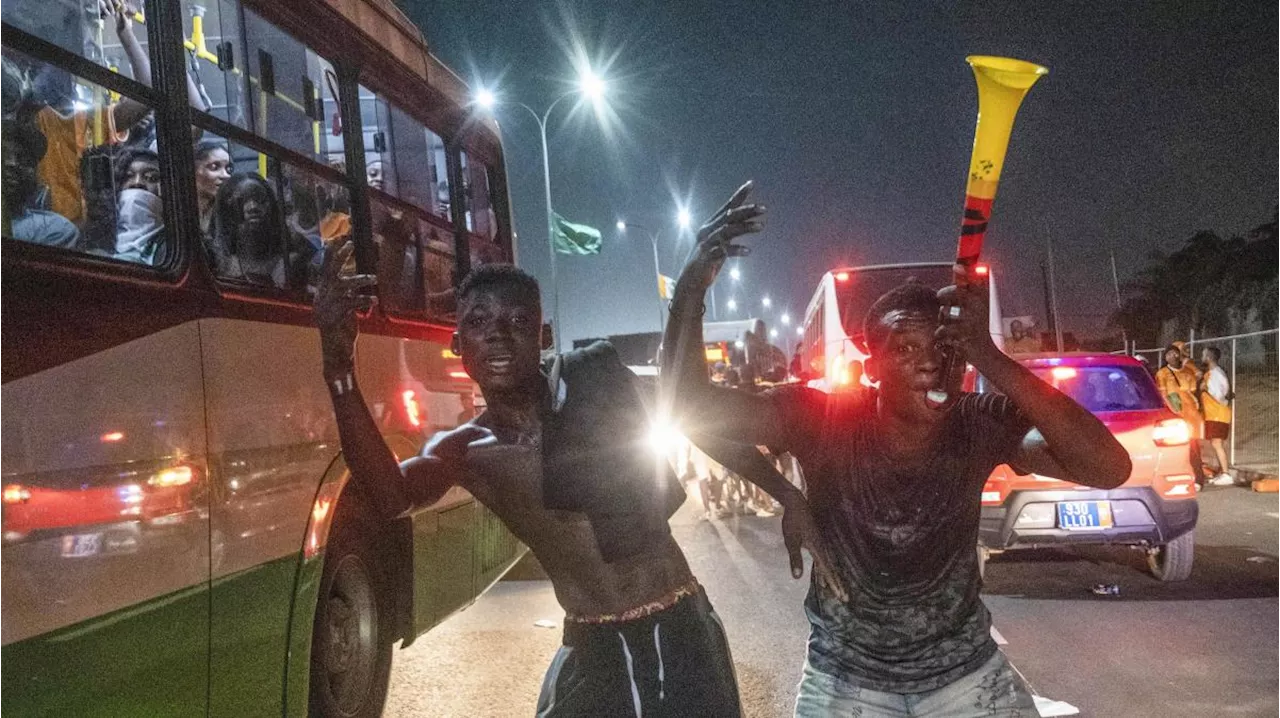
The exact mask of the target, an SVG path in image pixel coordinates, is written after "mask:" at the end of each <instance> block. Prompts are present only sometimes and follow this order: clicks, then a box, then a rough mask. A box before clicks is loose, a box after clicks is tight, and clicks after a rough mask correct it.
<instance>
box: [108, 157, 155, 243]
mask: <svg viewBox="0 0 1280 718" xmlns="http://www.w3.org/2000/svg"><path fill="white" fill-rule="evenodd" d="M114 163H115V167H114V170H115V171H114V179H115V186H116V192H117V196H116V232H115V258H116V259H122V260H124V261H126V262H135V263H137V264H148V265H149V264H154V263H155V261H156V259H157V257H158V256H159V255H158V253H159V250H160V249H161V246H162V244H163V242H164V208H163V207H162V206H161V203H160V155H158V154H156V153H155V152H153V151H151V150H150V149H146V148H141V147H139V148H133V149H126V150H123V151H121V152H119V153H118V154H117V155H116V157H115V161H114Z"/></svg>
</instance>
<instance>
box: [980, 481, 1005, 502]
mask: <svg viewBox="0 0 1280 718" xmlns="http://www.w3.org/2000/svg"><path fill="white" fill-rule="evenodd" d="M1004 498H1005V483H1004V482H1003V481H992V480H991V479H987V483H985V484H983V485H982V505H983V506H999V505H1000V504H1003V503H1004Z"/></svg>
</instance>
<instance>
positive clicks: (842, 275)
mask: <svg viewBox="0 0 1280 718" xmlns="http://www.w3.org/2000/svg"><path fill="white" fill-rule="evenodd" d="M836 281H837V282H847V281H849V273H848V272H837V273H836Z"/></svg>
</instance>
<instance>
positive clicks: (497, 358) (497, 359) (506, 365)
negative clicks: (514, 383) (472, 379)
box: [484, 354, 512, 374]
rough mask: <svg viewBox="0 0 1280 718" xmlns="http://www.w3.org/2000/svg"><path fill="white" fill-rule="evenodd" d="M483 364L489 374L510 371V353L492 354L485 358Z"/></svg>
mask: <svg viewBox="0 0 1280 718" xmlns="http://www.w3.org/2000/svg"><path fill="white" fill-rule="evenodd" d="M484 365H485V368H486V369H488V370H489V373H490V374H506V373H509V372H510V371H511V366H512V356H511V355H510V354H493V355H491V356H489V357H486V358H485V360H484Z"/></svg>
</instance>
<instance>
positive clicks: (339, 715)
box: [309, 521, 393, 718]
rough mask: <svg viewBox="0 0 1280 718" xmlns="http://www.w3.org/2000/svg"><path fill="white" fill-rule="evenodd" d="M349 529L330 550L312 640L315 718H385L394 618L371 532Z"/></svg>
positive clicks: (312, 708)
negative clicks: (392, 618) (384, 706)
mask: <svg viewBox="0 0 1280 718" xmlns="http://www.w3.org/2000/svg"><path fill="white" fill-rule="evenodd" d="M345 523H346V524H348V526H347V527H346V528H347V530H345V531H341V532H340V533H339V534H338V535H336V536H333V537H332V538H331V539H330V542H329V545H328V547H327V548H326V550H325V558H324V572H323V575H322V578H321V580H320V596H319V600H318V602H317V605H316V618H315V627H314V630H313V632H312V640H311V690H310V700H309V702H310V715H311V716H315V717H317V718H375V717H376V716H379V715H381V714H382V707H383V704H384V703H385V702H386V700H387V687H388V683H389V682H390V678H391V648H392V646H391V644H392V642H393V641H392V632H391V615H390V611H389V610H387V609H386V605H387V604H386V601H385V600H383V599H382V596H384V595H385V594H384V592H383V591H382V590H380V588H381V586H382V585H384V582H383V581H381V580H380V578H381V576H380V573H379V572H378V570H377V568H376V567H377V566H378V564H377V563H376V561H375V556H376V555H377V554H376V552H375V551H374V550H373V547H372V545H371V542H370V539H369V535H370V533H372V532H364V531H359V530H358V529H357V526H358V524H357V523H356V522H354V521H348V522H345ZM334 528H335V529H337V528H339V527H336V526H335V527H334ZM362 534H363V535H362Z"/></svg>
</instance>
